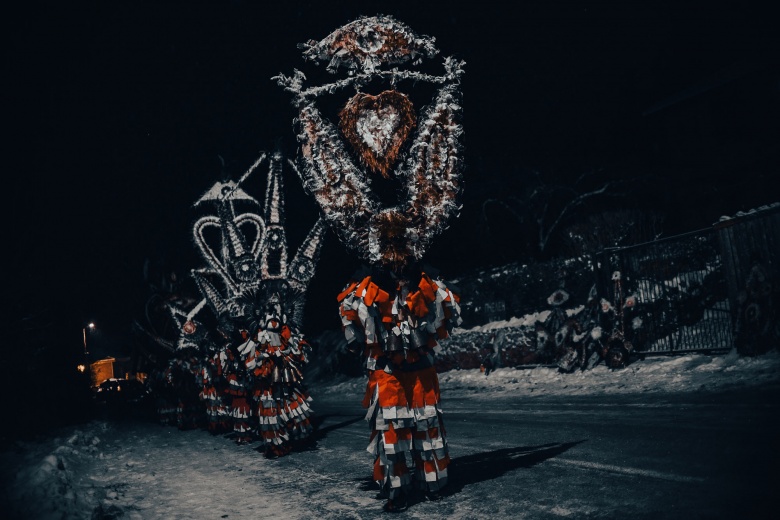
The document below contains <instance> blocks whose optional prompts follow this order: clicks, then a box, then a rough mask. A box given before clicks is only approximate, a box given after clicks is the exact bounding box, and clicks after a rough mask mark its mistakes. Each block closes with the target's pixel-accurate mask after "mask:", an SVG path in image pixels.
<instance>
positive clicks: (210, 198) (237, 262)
mask: <svg viewBox="0 0 780 520" xmlns="http://www.w3.org/2000/svg"><path fill="white" fill-rule="evenodd" d="M264 162H268V182H267V187H266V196H265V205H264V207H262V208H261V206H260V203H259V202H258V201H257V200H256V199H255V198H253V197H252V196H250V195H249V194H247V193H246V192H245V191H244V190H243V189H242V188H241V184H242V183H243V182H244V181H245V180H246V179H247V178H248V177H249V175H250V174H251V173H252V172H254V171H255V170H256V169H257V168H258V167H259V166H260V165H261V164H262V163H264ZM282 164H283V163H282V157H281V154H279V153H278V152H277V153H274V154H272V155H271V156H270V157H269V156H268V155H267V154H262V155H261V156H260V158H259V159H258V160H257V161H256V162H255V163H254V164H253V165H252V166H251V167H250V168H249V170H248V171H247V172H246V173H245V174H244V175H243V176H242V177H241V179H239V181H238V182H234V181H230V180H228V181H219V182H217V183H215V184H214V185H213V186H212V187H211V188H210V189H209V190H207V191H206V193H204V194H203V195H202V196H201V197H200V199H198V200H197V201H196V202H195V203H194V205H193V206H195V207H199V208H204V207H205V208H206V210H207V213H206V214H205V215H203V216H201V217H200V218H198V219H197V220H196V221H195V223H194V224H193V228H192V232H193V239H194V241H195V244H196V245H197V247H198V249H199V250H200V253H201V255H202V257H203V259H204V260H205V262H206V264H207V265H206V267H204V268H200V269H194V270H193V271H192V277H193V279H194V281H195V284H196V285H197V287H198V290H199V292H200V294H201V296H202V300H201V301H200V303H199V304H198V305H197V306H196V307H195V308H193V309H192V310H190V311H188V312H187V311H182V310H180V309H171V312H172V314H173V316H174V318H175V319H176V320H177V322H178V323H179V324H180V329H181V332H182V337H181V339H180V341H179V345H180V346H184V345H187V346H192V345H191V343H192V342H191V341H187V339H186V337H187V336H191V335H193V334H196V331H197V329H198V328H199V327H198V322H197V321H196V320H195V315H196V314H197V313H198V312H200V311H201V309H202V308H203V307H205V306H206V305H208V307H210V308H211V310H212V311H213V312H214V314H215V315H216V318H217V320H218V322H219V323H220V326H221V327H222V328H223V329H228V330H223V332H230V330H229V329H232V328H250V327H252V326H253V322H257V321H258V320H259V319H260V318H261V316H262V315H264V314H265V312H266V310H267V308H268V307H269V306H274V307H278V308H277V309H276V310H275V312H279V311H280V310H281V312H284V313H285V314H286V318H287V319H286V321H287V322H288V323H289V324H290V325H291V326H292V327H295V328H300V327H301V323H302V318H303V306H304V301H305V300H304V298H305V292H306V289H307V288H308V285H309V282H310V281H311V279H312V277H313V276H314V268H315V266H316V263H317V260H318V258H319V253H320V249H321V246H322V241H323V237H324V232H325V230H326V227H325V225H324V222H323V220H322V219H319V220H318V221H317V223H316V224H315V225H314V227H313V228H312V229H311V230H310V231H309V233H308V235H307V237H306V238H305V240H304V241H303V244H302V245H301V246H300V248H299V249H298V252H297V253H296V254H295V256H294V258H293V259H292V261H290V262H289V263H288V259H287V237H286V231H285V222H284V196H283V195H284V194H283V184H282ZM261 214H262V216H261Z"/></svg>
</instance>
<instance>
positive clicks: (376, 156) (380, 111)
mask: <svg viewBox="0 0 780 520" xmlns="http://www.w3.org/2000/svg"><path fill="white" fill-rule="evenodd" d="M339 118H340V122H341V125H340V127H341V132H342V133H343V134H344V137H346V138H347V140H348V141H349V142H350V144H351V145H352V146H353V147H354V148H355V150H356V151H357V153H358V155H359V156H360V160H361V161H362V162H363V164H365V165H366V166H368V167H369V168H371V169H372V170H374V171H376V172H379V173H380V174H381V175H382V176H383V177H385V178H388V177H389V175H388V170H389V169H390V167H391V166H392V165H393V163H394V162H395V160H396V159H397V158H398V154H399V153H400V151H401V147H402V146H403V144H404V143H405V142H406V138H407V137H409V134H410V133H411V131H412V129H413V128H414V125H415V122H416V121H415V120H416V117H415V114H414V106H413V105H412V102H411V101H409V98H408V97H406V96H405V95H404V94H401V93H400V92H397V91H395V90H386V91H384V92H382V93H381V94H379V95H378V96H372V95H370V94H364V93H362V92H358V93H357V94H355V95H354V96H353V97H352V98H351V99H350V100H349V101H347V104H346V105H344V108H343V109H342V110H341V112H340V113H339Z"/></svg>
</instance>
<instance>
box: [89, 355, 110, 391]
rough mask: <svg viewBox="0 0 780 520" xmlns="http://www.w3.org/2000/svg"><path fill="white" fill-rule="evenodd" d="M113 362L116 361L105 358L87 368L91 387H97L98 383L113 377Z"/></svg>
mask: <svg viewBox="0 0 780 520" xmlns="http://www.w3.org/2000/svg"><path fill="white" fill-rule="evenodd" d="M114 361H116V359H114V358H112V357H107V358H105V359H101V360H99V361H95V362H94V363H92V364H91V365H90V366H89V369H90V373H91V374H92V386H99V385H100V383H102V382H103V381H105V380H106V379H111V378H113V377H114Z"/></svg>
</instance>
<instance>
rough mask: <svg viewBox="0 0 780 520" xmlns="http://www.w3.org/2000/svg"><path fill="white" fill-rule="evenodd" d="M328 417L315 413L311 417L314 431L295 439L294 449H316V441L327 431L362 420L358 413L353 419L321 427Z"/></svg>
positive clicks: (324, 435) (321, 438) (326, 433)
mask: <svg viewBox="0 0 780 520" xmlns="http://www.w3.org/2000/svg"><path fill="white" fill-rule="evenodd" d="M328 417H330V416H329V415H323V416H318V415H315V416H314V417H313V418H312V427H313V428H314V431H313V432H312V434H311V435H309V436H308V437H306V438H305V439H303V440H300V441H297V442H296V443H295V451H312V450H316V449H317V443H318V442H319V441H321V440H323V439H324V438H325V437H327V436H328V433H330V432H332V431H334V430H338V429H341V428H344V427H346V426H349V425H350V424H355V423H356V422H358V421H362V420H363V416H362V415H360V416H358V417H355V418H354V419H348V420H346V421H342V422H340V423H336V424H331V425H330V426H326V427H325V428H321V425H322V423H324V422H325V420H326V419H327V418H328Z"/></svg>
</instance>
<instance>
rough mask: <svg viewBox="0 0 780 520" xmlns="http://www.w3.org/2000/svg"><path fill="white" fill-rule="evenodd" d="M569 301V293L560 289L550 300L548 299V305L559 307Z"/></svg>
mask: <svg viewBox="0 0 780 520" xmlns="http://www.w3.org/2000/svg"><path fill="white" fill-rule="evenodd" d="M568 300H569V293H567V292H566V291H564V290H563V289H558V290H557V291H555V292H554V293H552V294H551V295H550V297H549V298H547V303H549V304H550V305H552V306H554V307H557V306H559V305H563V304H564V303H566V302H567V301H568Z"/></svg>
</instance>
